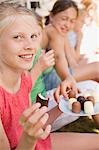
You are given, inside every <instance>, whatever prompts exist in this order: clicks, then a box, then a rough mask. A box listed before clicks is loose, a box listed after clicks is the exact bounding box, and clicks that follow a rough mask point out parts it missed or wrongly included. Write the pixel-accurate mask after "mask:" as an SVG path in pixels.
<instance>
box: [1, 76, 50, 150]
mask: <svg viewBox="0 0 99 150" xmlns="http://www.w3.org/2000/svg"><path fill="white" fill-rule="evenodd" d="M31 88H32V80H31V77H30V76H29V75H27V74H23V75H22V79H21V85H20V89H19V91H18V92H17V93H16V94H11V93H9V92H7V91H6V90H4V89H3V88H2V87H0V115H1V120H2V124H3V127H4V129H5V132H6V135H7V137H8V140H9V143H10V146H11V149H14V148H15V147H16V146H17V144H18V142H19V140H20V137H21V135H22V132H23V130H22V126H21V125H20V124H19V119H20V116H21V114H22V112H23V111H24V110H25V109H26V108H28V106H29V93H30V91H31ZM50 148H51V143H50V137H48V138H47V139H46V140H40V141H38V142H37V145H36V150H50Z"/></svg>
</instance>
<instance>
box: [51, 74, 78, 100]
mask: <svg viewBox="0 0 99 150" xmlns="http://www.w3.org/2000/svg"><path fill="white" fill-rule="evenodd" d="M69 91H72V92H73V93H74V94H75V95H76V94H77V93H78V89H77V87H76V81H75V80H74V78H73V77H72V76H71V75H68V76H67V78H66V79H65V80H64V81H62V82H61V84H60V85H59V86H58V87H57V88H56V90H55V93H54V97H55V100H56V101H57V102H58V103H59V97H60V95H63V96H64V97H65V98H68V92H69Z"/></svg>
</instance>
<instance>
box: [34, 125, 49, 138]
mask: <svg viewBox="0 0 99 150" xmlns="http://www.w3.org/2000/svg"><path fill="white" fill-rule="evenodd" d="M50 132H51V125H47V126H46V128H45V130H43V129H40V130H39V131H38V132H37V134H36V137H37V138H40V139H46V138H47V137H48V135H49V134H50Z"/></svg>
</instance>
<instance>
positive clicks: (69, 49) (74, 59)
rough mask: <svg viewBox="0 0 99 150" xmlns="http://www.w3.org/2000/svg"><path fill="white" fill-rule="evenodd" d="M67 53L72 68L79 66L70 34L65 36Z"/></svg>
mask: <svg viewBox="0 0 99 150" xmlns="http://www.w3.org/2000/svg"><path fill="white" fill-rule="evenodd" d="M65 55H66V58H67V61H68V64H69V66H70V67H71V68H73V67H77V66H78V63H77V55H76V51H75V49H74V48H72V47H71V45H70V42H69V40H68V36H66V38H65Z"/></svg>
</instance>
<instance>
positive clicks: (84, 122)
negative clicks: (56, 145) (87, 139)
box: [58, 117, 99, 134]
mask: <svg viewBox="0 0 99 150" xmlns="http://www.w3.org/2000/svg"><path fill="white" fill-rule="evenodd" d="M69 131H70V132H80V133H97V134H99V126H97V125H96V124H95V123H94V121H93V120H92V119H91V118H90V117H80V118H79V119H78V120H76V121H74V122H72V123H70V124H68V125H66V126H64V127H62V128H61V129H60V130H58V132H69Z"/></svg>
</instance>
